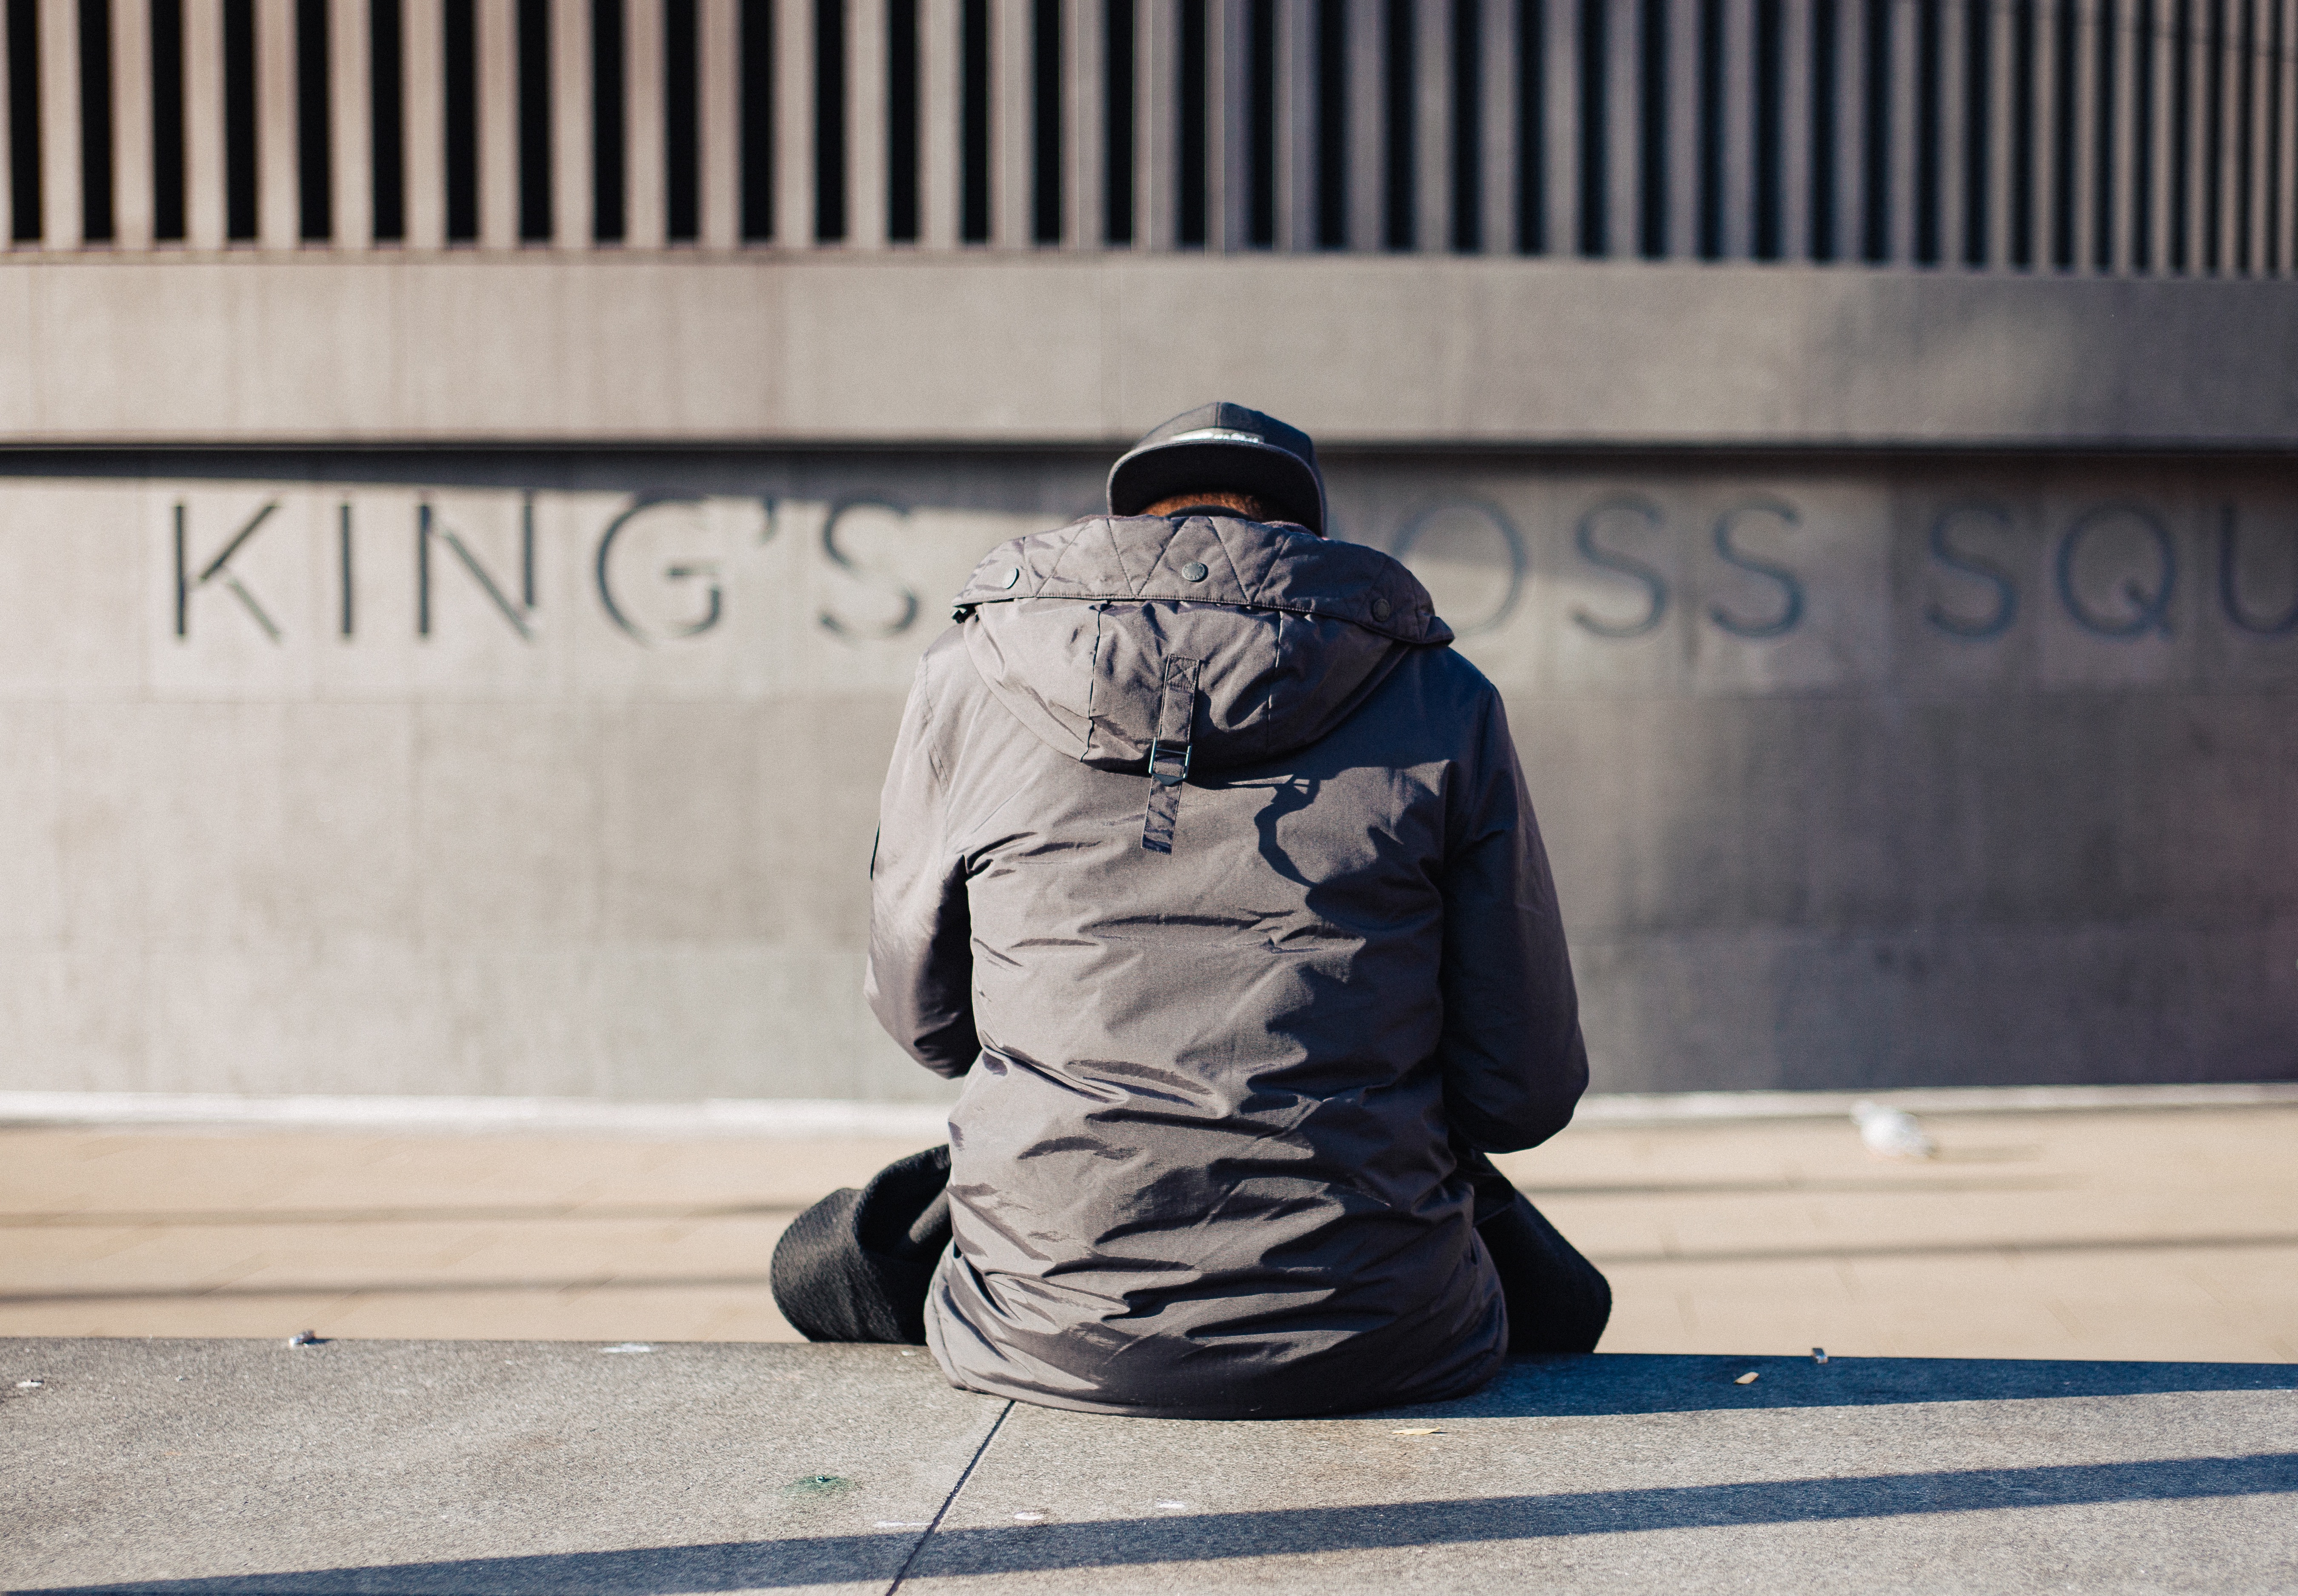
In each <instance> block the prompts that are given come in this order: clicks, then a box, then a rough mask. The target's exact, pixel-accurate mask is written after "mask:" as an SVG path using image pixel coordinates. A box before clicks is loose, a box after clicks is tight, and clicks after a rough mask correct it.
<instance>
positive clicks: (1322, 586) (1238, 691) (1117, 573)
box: [956, 516, 1452, 771]
mask: <svg viewBox="0 0 2298 1596" xmlns="http://www.w3.org/2000/svg"><path fill="white" fill-rule="evenodd" d="M956 603H957V611H956V614H957V619H958V620H960V621H961V622H963V623H964V638H965V646H966V651H967V653H968V655H969V656H970V657H971V659H972V662H973V665H974V668H975V669H976V670H978V671H979V672H980V674H981V677H982V680H983V681H984V682H987V683H988V686H989V689H990V690H991V692H993V693H994V694H995V695H996V698H997V699H998V701H999V702H1000V703H1002V704H1004V706H1005V707H1006V708H1007V709H1009V710H1011V711H1012V712H1013V715H1014V716H1015V717H1016V718H1017V719H1019V720H1020V721H1021V724H1024V725H1025V726H1027V727H1029V730H1030V731H1031V732H1035V733H1036V734H1037V737H1038V738H1039V739H1041V740H1043V741H1045V742H1046V744H1047V745H1048V746H1049V747H1051V748H1056V749H1058V750H1059V751H1061V752H1062V753H1063V754H1067V755H1069V756H1070V757H1072V758H1075V759H1078V760H1079V761H1081V762H1083V763H1084V764H1087V765H1093V766H1095V767H1096V768H1099V769H1103V770H1134V771H1141V770H1144V769H1145V768H1146V762H1147V760H1148V759H1149V757H1150V749H1151V745H1152V743H1153V741H1155V740H1158V739H1159V738H1160V737H1161V738H1162V739H1163V740H1164V741H1165V742H1166V743H1168V744H1172V743H1175V742H1177V741H1178V742H1180V743H1183V744H1186V745H1187V747H1188V748H1189V750H1190V754H1191V757H1192V759H1193V762H1194V765H1195V766H1196V767H1198V768H1219V767H1221V766H1227V765H1247V764H1252V763H1254V762H1256V761H1259V760H1263V759H1270V758H1275V757H1278V756H1280V755H1283V754H1286V753H1290V752H1292V751H1293V750H1294V749H1296V748H1306V747H1307V746H1309V745H1310V743H1313V742H1315V741H1316V740H1318V738H1320V737H1322V736H1323V735H1324V734H1325V733H1326V732H1329V731H1330V730H1332V729H1333V728H1334V727H1335V726H1336V725H1338V724H1340V723H1341V722H1342V721H1343V720H1344V719H1346V718H1347V717H1348V715H1349V714H1350V713H1351V712H1352V710H1354V709H1355V708H1356V707H1357V706H1358V705H1359V704H1360V703H1362V702H1363V701H1364V700H1365V699H1366V698H1368V696H1370V694H1371V693H1372V691H1373V690H1374V689H1375V688H1376V687H1378V686H1379V685H1380V683H1381V682H1382V681H1383V680H1384V679H1385V677H1386V676H1387V674H1388V673H1389V672H1390V671H1391V670H1392V669H1393V668H1394V667H1395V666H1396V664H1397V662H1398V661H1399V660H1401V658H1403V657H1404V656H1405V655H1406V654H1407V653H1408V652H1409V650H1411V649H1416V648H1441V647H1442V646H1444V645H1446V644H1449V643H1450V642H1451V641H1452V629H1451V627H1449V626H1447V625H1445V624H1444V623H1443V622H1442V621H1441V620H1439V619H1437V617H1436V614H1435V610H1434V607H1433V605H1432V604H1431V603H1430V601H1429V598H1428V591H1427V590H1426V588H1424V587H1422V586H1421V585H1420V583H1419V581H1418V579H1417V578H1415V577H1414V576H1413V575H1412V573H1411V572H1409V571H1408V570H1406V569H1405V568H1404V566H1402V565H1401V564H1399V563H1398V562H1397V561H1396V560H1394V559H1393V558H1390V557H1389V556H1388V555H1385V554H1384V553H1382V552H1381V551H1380V550H1377V549H1368V548H1365V547H1363V546H1362V545H1360V544H1356V543H1336V542H1329V541H1327V540H1326V539H1324V538H1321V537H1318V535H1317V534H1316V533H1312V532H1310V531H1309V530H1307V529H1306V528H1305V527H1301V526H1296V525H1290V524H1287V523H1276V524H1264V523H1261V522H1257V521H1244V520H1233V519H1230V518H1229V517H1209V516H1189V517H1161V516H1110V517H1094V518H1092V519H1090V520H1085V521H1079V522H1077V523H1075V524H1073V525H1068V526H1063V527H1061V528H1059V529H1057V530H1055V531H1053V532H1041V533H1033V534H1031V535H1030V536H1029V537H1024V538H1015V539H1014V540H1013V541H1012V542H1006V543H1001V544H999V545H998V546H997V547H996V548H995V549H993V550H990V551H989V553H988V555H987V556H986V557H984V558H983V559H982V561H981V564H980V566H977V567H975V569H974V573H973V576H972V578H971V580H970V581H969V582H967V583H966V584H965V587H964V589H963V591H961V592H959V594H958V595H957V600H956ZM1183 674H1186V677H1187V681H1188V684H1189V688H1190V690H1187V691H1184V692H1181V693H1179V694H1178V696H1177V695H1176V693H1175V692H1174V691H1173V688H1174V687H1175V685H1176V684H1177V683H1178V682H1179V681H1180V679H1181V677H1182V675H1183ZM1181 706H1186V707H1181ZM1161 716H1162V717H1163V718H1162V719H1161ZM1177 716H1186V729H1184V728H1183V727H1181V726H1179V725H1177V724H1176V717H1177Z"/></svg>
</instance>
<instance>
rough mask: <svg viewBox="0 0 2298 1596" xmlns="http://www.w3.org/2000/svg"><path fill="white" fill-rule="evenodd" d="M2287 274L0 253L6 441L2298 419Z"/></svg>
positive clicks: (927, 438)
mask: <svg viewBox="0 0 2298 1596" xmlns="http://www.w3.org/2000/svg"><path fill="white" fill-rule="evenodd" d="M2294 347H2298V296H2294V295H2293V294H2292V293H2291V292H2290V289H2289V286H2288V285H2287V284H2286V283H2283V282H2277V281H2271V280H2263V279H2257V278H2240V277H2226V278H2209V279H2197V278H2143V277H2141V278H2129V277H2123V278H2112V277H2062V276H2057V275H2054V274H2046V275H2040V276H2035V275H2028V274H2005V275H1995V276H1988V275H1973V274H1966V273H1961V272H1938V271H1909V270H1896V271H1876V270H1866V269H1843V268H1833V269H1831V268H1819V267H1802V268H1798V267H1790V266H1750V265H1746V264H1741V265H1737V266H1732V265H1712V264H1703V265H1691V264H1673V265H1645V264H1638V263H1623V262H1610V261H1569V260H1506V259H1493V260H1476V259H1455V258H1444V257H1426V256H1423V257H1414V256H1409V255H1406V256H1377V255H1376V256H1353V257H1347V256H1343V257H1333V256H1286V257H1262V258H1258V259H1255V258H1251V257H1239V256H1215V257H1206V256H1202V255H1200V256H1194V257H1193V256H1164V257H1157V256H1149V257H1132V256H1127V255H1121V254H1112V255H1057V254H1039V255H1031V254H1027V253H1023V254H1003V255H987V254H981V253H972V254H967V255H958V256H952V255H947V254H924V255H917V254H883V253H880V254H876V255H872V254H868V253H861V254H851V255H844V256H824V255H819V254H816V255H806V254H798V255H791V256H780V257H777V256H773V255H766V256H762V257H757V256H754V257H731V256H714V255H702V256H696V255H692V254H688V255H682V256H671V257H665V256H660V255H656V256H644V255H641V256H638V257H635V258H630V257H623V256H618V255H616V254H612V253H602V254H599V255H593V256H589V257H575V258H572V259H566V258H561V259H558V260H550V259H548V258H542V259H538V258H537V257H535V256H534V255H533V254H531V253H530V254H528V255H525V256H510V257H505V258H489V257H483V258H476V259H475V258H472V257H470V256H468V255H452V256H444V257H442V256H424V255H421V254H416V255H413V256H409V257H400V256H378V257H371V258H368V259H364V260H359V259H354V260H343V259H341V258H335V259H330V258H328V257H327V256H326V255H324V254H315V255H314V256H312V257H310V258H307V259H301V260H298V259H293V258H289V259H285V260H282V259H277V258H258V257H250V256H245V255H239V256H230V255H216V256H207V257H202V256H198V255H193V256H187V257H170V258H168V259H160V260H154V259H150V258H145V259H141V260H138V259H136V258H133V257H129V258H124V259H104V258H102V257H94V256H91V257H86V258H70V257H63V258H54V259H50V260H40V261H27V260H12V261H11V262H9V263H8V265H7V268H6V269H4V270H0V436H5V437H6V438H8V439H10V440H12V441H13V442H18V443H25V442H48V443H56V444H70V445H75V446H77V445H87V444H106V443H110V444H119V443H137V444H146V443H205V444H217V443H226V444H251V443H276V442H302V443H309V444H314V445H339V444H352V443H368V444H376V443H384V444H388V443H409V442H447V443H452V444H454V445H457V446H459V447H460V446H468V445H470V444H474V443H485V442H495V443H505V442H599V441H606V442H623V443H627V442H634V441H648V440H651V441H657V442H665V443H671V444H692V443H695V442H708V441H732V442H747V443H773V444H778V445H790V444H801V443H814V442H830V443H839V444H853V443H864V442H874V443H883V444H896V445H905V446H907V445H919V444H925V445H931V444H936V443H950V442H963V443H976V444H981V443H987V444H997V445H1001V446H1010V447H1022V448H1032V447H1043V446H1047V445H1054V446H1060V445H1074V444H1087V443H1103V442H1119V441H1122V440H1126V439H1130V438H1132V437H1135V436H1137V435H1138V434H1140V433H1142V432H1144V431H1145V430H1146V429H1147V428H1149V427H1150V426H1154V425H1155V424H1156V423H1157V422H1159V421H1161V420H1163V419H1164V418H1166V417H1168V416H1170V415H1174V414H1176V413H1178V412H1179V411H1180V410H1183V409H1187V408H1188V407H1189V406H1191V405H1194V404H1199V403H1202V402H1203V401H1204V399H1205V398H1206V397H1207V396H1208V395H1210V394H1220V395H1224V396H1226V397H1229V398H1234V399H1239V400H1243V401H1245V402H1247V403H1251V404H1256V405H1260V406H1262V407H1263V408H1266V409H1271V410H1273V411H1275V412H1276V413H1277V414H1279V415H1282V416H1285V418H1288V419H1290V420H1292V421H1294V422H1295V423H1297V424H1298V425H1300V426H1305V427H1307V428H1309V429H1310V431H1311V432H1312V433H1314V434H1316V435H1317V436H1318V438H1319V439H1321V440H1324V441H1326V442H1333V443H1356V444H1360V445H1367V446H1371V445H1439V446H1447V447H1457V446H1459V445H1462V444H1475V443H1484V444H1520V443H1529V442H1538V443H1547V444H1556V443H1590V444H1595V443H1600V444H1604V445H1608V446H1617V445H1623V444H1647V445H1697V446H1710V445H1715V444H1732V445H1752V444H1793V445H1797V446H1803V447H1808V446H1814V445H1858V446H1868V445H1901V444H1910V443H1918V444H1923V445H1928V446H1938V445H1942V444H1970V445H1976V446H1983V447H1988V448H2001V447H2007V446H2030V447H2062V446H2085V447H2089V446H2111V447H2117V448H2131V447H2139V446H2147V445H2154V444H2175V445H2180V446H2196V445H2207V446H2211V447H2227V446H2238V447H2245V448H2253V447H2271V448H2279V449H2283V450H2287V449H2289V448H2291V447H2293V446H2298V363H2294V362H2293V361H2292V360H2290V358H2289V351H2291V350H2292V349H2293V348H2294Z"/></svg>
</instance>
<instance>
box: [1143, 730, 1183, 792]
mask: <svg viewBox="0 0 2298 1596" xmlns="http://www.w3.org/2000/svg"><path fill="white" fill-rule="evenodd" d="M1174 752H1175V750H1173V749H1171V748H1167V747H1166V746H1165V744H1164V741H1163V740H1162V739H1160V740H1155V741H1153V742H1151V743H1150V745H1149V779H1150V780H1151V781H1154V782H1156V783H1157V785H1158V786H1160V787H1178V786H1179V785H1180V784H1181V783H1182V782H1184V781H1187V780H1188V779H1189V752H1190V749H1189V745H1188V744H1187V743H1186V742H1185V743H1183V744H1182V745H1181V746H1180V749H1179V753H1180V757H1181V762H1180V764H1178V765H1173V764H1171V763H1170V760H1171V759H1172V757H1173V755H1174Z"/></svg>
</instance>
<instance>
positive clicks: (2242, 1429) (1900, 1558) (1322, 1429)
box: [902, 1354, 2298, 1596]
mask: <svg viewBox="0 0 2298 1596" xmlns="http://www.w3.org/2000/svg"><path fill="white" fill-rule="evenodd" d="M1749 1373H1753V1374H1755V1375H1756V1376H1757V1378H1756V1379H1755V1380H1754V1381H1753V1382H1750V1383H1748V1384H1745V1385H1742V1384H1740V1383H1739V1381H1740V1377H1743V1376H1745V1375H1747V1374H1749ZM2294 1496H2298V1370H2294V1369H2288V1368H2286V1367H2281V1366H2272V1365H2267V1366H2258V1365H2253V1366H2232V1365H2219V1366H2208V1365H2191V1364H2186V1365H2182V1364H2109V1363H2073V1362H2061V1363H2048V1362H2034V1363H2010V1362H1984V1361H1956V1360H1898V1359H1884V1360H1831V1361H1830V1362H1828V1363H1825V1364H1820V1363H1816V1362H1814V1361H1812V1360H1809V1359H1800V1360H1798V1359H1780V1358H1772V1359H1729V1358H1699V1357H1654V1356H1633V1355H1619V1356H1607V1355H1602V1354H1599V1355H1598V1356H1595V1357H1592V1358H1584V1359H1571V1360H1556V1361H1549V1362H1532V1361H1526V1362H1518V1363H1517V1364H1514V1365H1512V1366H1510V1368H1509V1369H1508V1370H1507V1371H1506V1372H1505V1373H1504V1374H1503V1375H1502V1376H1501V1377H1500V1378H1499V1379H1498V1380H1496V1381H1495V1382H1494V1383H1493V1384H1492V1385H1490V1386H1488V1387H1487V1388H1486V1389H1485V1390H1484V1392H1482V1393H1479V1394H1478V1395H1477V1396H1476V1397H1474V1398H1473V1399H1471V1400H1469V1401H1467V1402H1453V1403H1447V1404H1442V1405H1438V1406H1431V1407H1425V1408H1414V1409H1400V1410H1389V1411H1385V1412H1381V1413H1376V1414H1371V1415H1367V1416H1364V1417H1360V1418H1345V1419H1332V1420H1321V1421H1314V1422H1289V1423H1261V1424H1252V1423H1247V1424H1205V1423H1182V1422H1174V1421H1160V1420H1145V1419H1106V1418H1090V1417H1086V1416H1080V1415H1078V1414H1074V1413H1063V1412H1055V1411H1051V1410H1043V1409H1032V1408H1022V1407H1017V1408H1016V1409H1015V1410H1013V1413H1012V1414H1011V1415H1009V1416H1008V1417H1007V1418H1006V1419H1005V1421H1004V1424H1003V1425H1002V1426H1000V1428H999V1431H998V1434H997V1435H996V1438H995V1440H994V1442H993V1443H992V1445H991V1446H990V1447H989V1449H988V1451H986V1452H985V1454H984V1456H983V1459H982V1461H981V1463H980V1466H979V1467H977V1468H976V1469H975V1470H974V1473H973V1475H972V1476H971V1479H970V1480H969V1481H968V1482H967V1484H966V1486H965V1489H964V1491H963V1493H962V1494H961V1495H960V1497H959V1499H958V1501H956V1502H955V1504H954V1505H953V1507H952V1509H951V1510H950V1512H949V1513H948V1515H947V1516H946V1517H945V1518H944V1520H943V1522H942V1525H941V1527H940V1528H939V1529H938V1531H937V1532H936V1534H934V1535H933V1536H932V1537H931V1538H930V1540H929V1541H928V1542H926V1543H925V1545H924V1547H923V1549H922V1551H921V1552H920V1555H919V1557H918V1559H917V1560H916V1562H915V1563H914V1564H913V1567H912V1570H911V1573H910V1575H909V1576H908V1578H907V1579H906V1580H905V1582H904V1584H903V1585H902V1590H903V1591H904V1592H906V1593H909V1596H929V1593H930V1592H946V1593H949V1596H955V1593H956V1592H979V1591H981V1590H983V1589H985V1588H988V1589H993V1590H996V1591H998V1592H1008V1591H1012V1592H1027V1591H1046V1592H1053V1591H1071V1590H1078V1589H1084V1588H1089V1589H1091V1590H1093V1591H1095V1592H1111V1593H1115V1592H1183V1591H1191V1592H1194V1591H1199V1590H1202V1589H1203V1588H1204V1587H1205V1586H1206V1585H1207V1584H1209V1583H1210V1584H1219V1586H1220V1587H1221V1588H1223V1589H1249V1590H1253V1591H1268V1592H1285V1591H1299V1592H1345V1591H1391V1590H1399V1589H1404V1588H1408V1587H1409V1588H1418V1589H1431V1590H1442V1591H1509V1590H1523V1589H1533V1588H1540V1589H1555V1590H1566V1591H1583V1590H1584V1591H1602V1592H1646V1591H1650V1592H1659V1591H1667V1592H1682V1591H1786V1590H1795V1591H1857V1592H1863V1593H1866V1592H1893V1591H1908V1592H1918V1591H1957V1592H1968V1591H2003V1592H2027V1591H2038V1590H2046V1589H2079V1590H2083V1591H2092V1592H2098V1591H2157V1590H2202V1589H2210V1590H2269V1589H2291V1588H2298V1515H2294V1513H2293V1511H2292V1508H2293V1505H2294V1504H2293V1498H2294Z"/></svg>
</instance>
